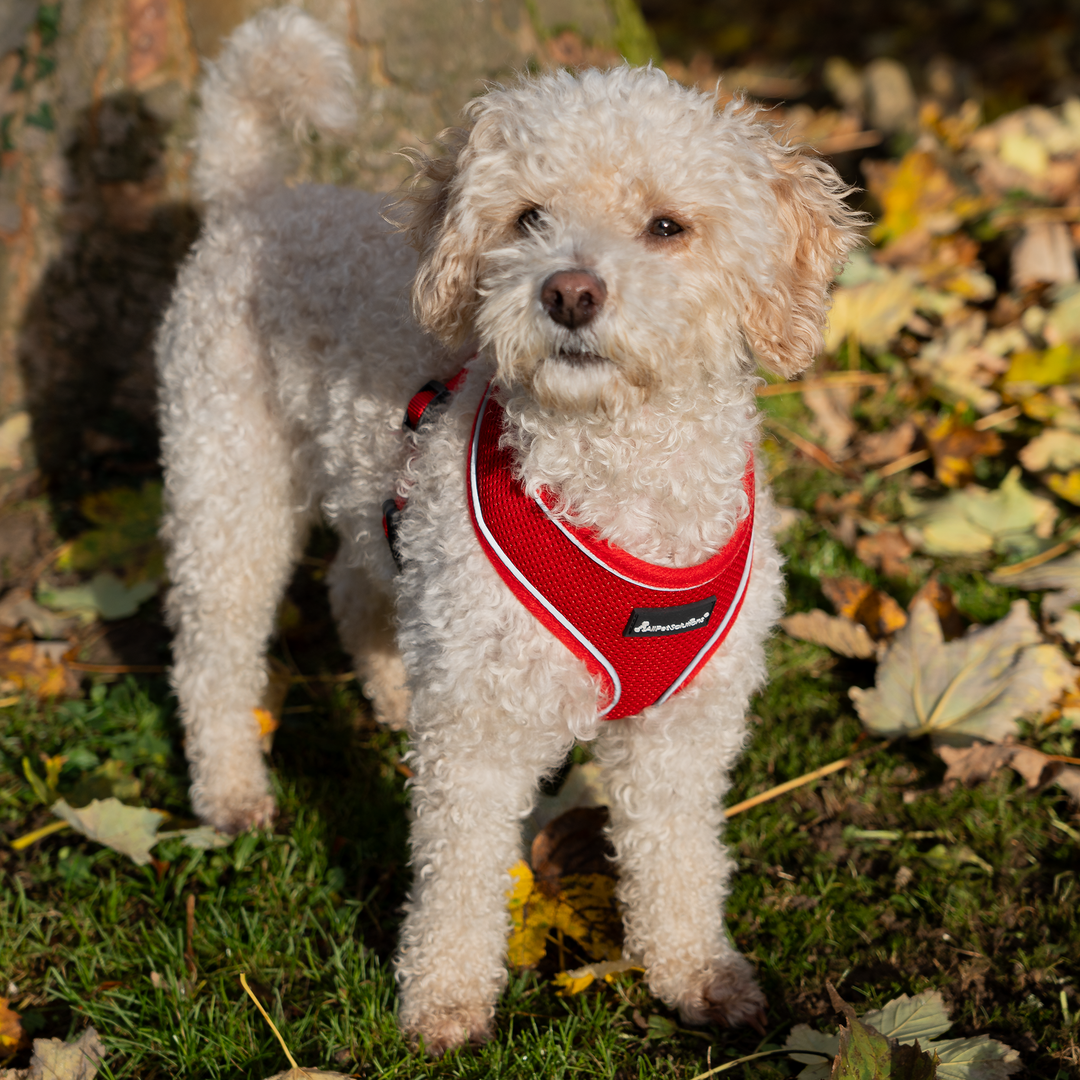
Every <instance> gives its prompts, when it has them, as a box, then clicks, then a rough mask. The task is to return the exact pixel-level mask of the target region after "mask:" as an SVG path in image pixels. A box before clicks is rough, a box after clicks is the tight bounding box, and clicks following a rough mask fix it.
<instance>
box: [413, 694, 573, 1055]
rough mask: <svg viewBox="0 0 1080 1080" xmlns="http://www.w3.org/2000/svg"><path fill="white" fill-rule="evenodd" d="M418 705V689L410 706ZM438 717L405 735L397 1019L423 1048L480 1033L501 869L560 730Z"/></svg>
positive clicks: (500, 973)
mask: <svg viewBox="0 0 1080 1080" xmlns="http://www.w3.org/2000/svg"><path fill="white" fill-rule="evenodd" d="M425 711H426V708H425V701H424V698H423V695H419V696H418V700H417V702H416V704H415V705H414V716H415V715H416V713H418V712H419V713H421V714H423V713H424V712H425ZM491 721H492V718H490V717H489V718H484V719H477V718H476V717H469V716H460V717H457V718H454V717H448V716H445V715H444V716H443V717H442V718H441V720H440V722H439V724H438V725H437V726H426V725H421V726H420V731H419V733H418V734H414V737H413V752H412V754H411V756H410V759H409V761H410V764H411V766H412V768H413V769H414V770H415V777H414V779H413V781H412V801H413V809H414V812H415V818H414V821H413V824H412V834H411V845H412V867H413V875H414V877H413V886H412V893H411V895H410V898H409V901H408V903H407V905H406V910H407V916H406V919H405V924H404V926H403V928H402V931H401V950H400V954H399V956H398V961H397V973H398V979H399V981H400V984H401V1005H400V1017H399V1018H400V1022H401V1026H402V1027H403V1028H404V1029H405V1031H406V1032H408V1033H409V1034H410V1035H412V1036H413V1037H416V1038H419V1039H422V1040H423V1044H424V1047H425V1049H426V1050H427V1051H428V1052H429V1053H431V1054H441V1053H442V1052H444V1051H445V1050H448V1049H452V1048H453V1047H455V1046H458V1045H460V1044H462V1043H465V1042H482V1041H483V1040H485V1039H486V1038H488V1037H489V1036H490V1035H491V1030H492V1020H493V1017H494V1014H495V1002H496V1001H497V999H498V997H499V994H500V992H501V991H502V989H503V986H504V985H505V983H506V965H505V955H506V940H507V934H508V932H509V916H508V914H507V890H508V889H509V887H510V876H509V874H508V873H507V871H508V870H509V869H510V867H511V866H512V865H513V864H514V862H515V861H516V860H517V859H519V858H520V857H521V822H522V819H523V818H524V817H525V816H526V815H527V814H528V813H529V811H530V809H531V808H532V805H533V800H534V798H535V792H536V788H537V783H538V780H539V778H540V777H541V776H542V775H543V774H544V773H546V772H548V771H550V770H551V769H553V768H555V767H556V766H557V765H558V764H559V763H560V762H561V761H562V759H563V757H564V756H565V754H566V751H567V750H568V748H569V740H568V739H562V738H558V737H555V736H553V734H552V732H551V731H550V730H549V731H534V730H531V729H530V728H529V727H528V726H527V725H525V724H523V723H522V722H521V720H520V717H512V716H510V715H500V716H498V717H496V718H494V721H493V722H491Z"/></svg>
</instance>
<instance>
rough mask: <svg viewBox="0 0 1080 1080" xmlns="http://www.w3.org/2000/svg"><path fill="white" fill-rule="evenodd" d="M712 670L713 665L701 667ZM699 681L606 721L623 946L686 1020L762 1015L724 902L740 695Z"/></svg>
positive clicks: (755, 1019) (601, 749)
mask: <svg viewBox="0 0 1080 1080" xmlns="http://www.w3.org/2000/svg"><path fill="white" fill-rule="evenodd" d="M703 678H704V676H703ZM727 691H728V692H726V693H718V691H717V688H710V687H707V686H706V685H701V684H698V685H694V686H691V688H690V689H688V690H686V691H684V692H683V693H682V694H681V695H678V696H677V697H675V698H673V699H672V700H671V701H669V702H668V703H666V704H665V705H662V706H658V707H655V708H652V709H648V710H646V712H645V713H644V714H642V715H641V716H636V717H633V718H630V719H628V720H622V721H616V722H614V723H611V724H607V725H605V727H604V730H603V732H602V734H601V738H600V742H599V745H598V747H597V757H598V758H599V760H600V762H601V764H602V766H603V769H604V782H605V786H606V787H607V789H608V791H609V792H610V793H611V835H612V840H613V842H614V845H615V850H616V853H617V857H618V867H619V876H620V884H619V893H618V895H619V899H620V900H621V901H622V902H623V904H624V905H625V909H624V916H623V918H624V923H625V927H626V944H625V952H626V953H627V954H628V955H636V956H640V957H642V958H643V959H644V963H645V967H646V970H647V972H648V980H649V987H650V989H651V990H652V991H653V993H655V994H656V995H657V996H658V997H659V998H661V999H662V1000H663V1001H665V1002H666V1003H667V1004H668V1005H671V1006H673V1007H675V1008H677V1009H678V1010H679V1013H680V1015H681V1016H682V1018H683V1020H684V1021H685V1022H686V1023H690V1024H702V1023H706V1022H708V1021H713V1022H718V1023H723V1024H729V1025H735V1024H742V1023H750V1024H753V1025H755V1026H760V1025H761V1024H762V1022H763V1020H764V1008H765V999H764V997H763V995H762V993H761V991H760V990H759V989H758V987H757V983H756V982H755V980H754V975H753V972H752V970H751V967H750V965H749V963H747V961H746V960H745V959H744V958H743V957H742V956H741V955H739V953H738V952H736V951H735V949H734V948H733V947H732V945H731V943H730V941H729V940H728V937H727V934H726V932H725V929H724V916H723V907H724V901H725V899H726V897H727V894H728V878H729V876H730V874H731V871H732V869H733V866H734V862H733V860H732V859H731V857H730V856H729V855H728V853H727V850H726V848H725V847H724V846H723V845H722V844H721V842H720V832H721V829H722V827H723V812H722V809H721V798H722V796H723V795H724V793H725V792H726V790H727V787H728V780H727V773H728V770H729V769H730V767H731V765H732V764H733V763H734V761H735V759H736V758H737V756H738V754H739V751H740V750H741V747H742V743H743V732H744V723H743V715H742V708H743V700H742V695H740V694H731V693H730V687H729V688H727Z"/></svg>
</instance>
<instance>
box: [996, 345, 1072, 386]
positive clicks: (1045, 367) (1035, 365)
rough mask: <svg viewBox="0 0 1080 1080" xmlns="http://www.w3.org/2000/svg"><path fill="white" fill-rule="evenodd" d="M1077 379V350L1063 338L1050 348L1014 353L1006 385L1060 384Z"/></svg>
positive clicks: (1006, 376)
mask: <svg viewBox="0 0 1080 1080" xmlns="http://www.w3.org/2000/svg"><path fill="white" fill-rule="evenodd" d="M1078 378H1080V349H1078V348H1076V347H1075V346H1073V345H1070V344H1069V343H1068V342H1067V341H1063V342H1062V343H1061V344H1060V345H1055V346H1054V347H1053V348H1052V349H1045V350H1043V349H1024V350H1023V351H1022V352H1017V353H1013V356H1012V362H1011V363H1010V364H1009V370H1008V371H1007V372H1006V374H1005V384H1006V386H1008V385H1009V384H1010V383H1019V384H1024V383H1030V384H1034V386H1061V385H1064V384H1066V383H1071V382H1075V381H1076V380H1077V379H1078Z"/></svg>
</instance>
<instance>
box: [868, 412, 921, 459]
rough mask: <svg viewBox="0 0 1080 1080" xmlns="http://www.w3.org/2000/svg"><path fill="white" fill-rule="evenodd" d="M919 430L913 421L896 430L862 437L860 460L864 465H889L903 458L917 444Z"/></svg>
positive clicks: (899, 426)
mask: <svg viewBox="0 0 1080 1080" xmlns="http://www.w3.org/2000/svg"><path fill="white" fill-rule="evenodd" d="M917 433H918V429H917V428H916V427H915V424H914V422H913V421H911V420H905V421H903V423H901V424H898V425H897V426H896V427H894V428H889V429H887V430H885V431H878V432H874V433H872V434H866V435H863V436H861V437H860V439H859V442H858V451H859V460H860V461H861V462H862V463H863V464H864V465H888V464H891V463H892V462H894V461H895V460H896V459H897V458H900V457H903V456H904V455H905V454H906V453H907V452H908V451H909V450H910V449H911V447H912V444H913V443H914V442H915V436H916V434H917Z"/></svg>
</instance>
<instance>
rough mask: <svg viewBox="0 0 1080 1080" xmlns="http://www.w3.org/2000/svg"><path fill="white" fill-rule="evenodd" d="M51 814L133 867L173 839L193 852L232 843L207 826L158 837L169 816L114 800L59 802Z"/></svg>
mask: <svg viewBox="0 0 1080 1080" xmlns="http://www.w3.org/2000/svg"><path fill="white" fill-rule="evenodd" d="M52 812H53V813H54V814H55V815H56V816H57V817H59V818H62V819H63V820H64V821H66V822H67V823H68V824H69V825H70V826H71V827H72V828H73V829H75V831H76V832H80V833H82V834H83V836H85V837H87V838H88V839H90V840H93V841H95V843H98V844H103V845H104V846H105V847H108V848H112V850H113V851H117V852H119V853H120V854H121V855H126V856H127V857H128V858H129V859H131V861H132V862H133V863H135V865H136V866H146V865H148V864H149V862H150V851H151V849H152V848H153V847H154V846H155V845H156V844H158V843H160V842H161V841H162V840H167V839H170V838H172V837H176V838H179V839H183V840H184V841H185V842H187V843H190V845H191V846H192V847H196V848H207V847H224V846H225V845H227V844H230V843H232V841H233V837H231V836H228V835H226V834H224V833H218V832H216V831H215V830H213V829H209V828H208V827H206V826H201V827H199V828H194V829H175V830H173V831H172V832H164V833H160V834H159V832H158V830H159V829H160V828H161V826H162V824H163V822H164V821H165V820H166V819H167V818H168V816H169V815H168V814H167V813H165V811H164V810H151V809H149V808H147V807H144V806H128V805H126V804H125V803H122V802H120V800H119V799H116V798H108V799H93V800H92V801H91V802H90V803H89V804H87V805H86V806H83V807H79V808H78V809H76V808H75V807H72V806H70V805H68V803H67V802H65V801H64V800H63V799H59V800H57V801H56V802H55V803H54V804H53V806H52Z"/></svg>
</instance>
